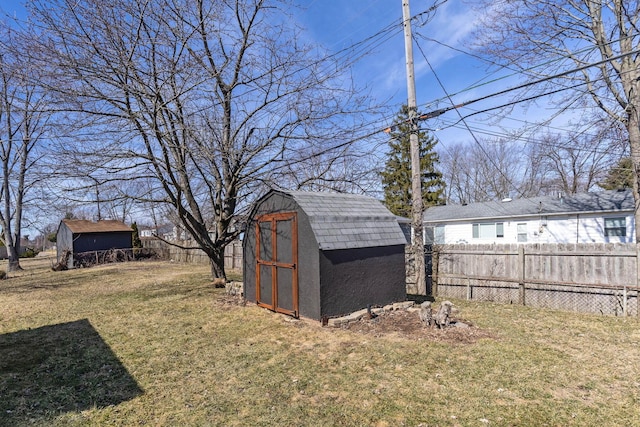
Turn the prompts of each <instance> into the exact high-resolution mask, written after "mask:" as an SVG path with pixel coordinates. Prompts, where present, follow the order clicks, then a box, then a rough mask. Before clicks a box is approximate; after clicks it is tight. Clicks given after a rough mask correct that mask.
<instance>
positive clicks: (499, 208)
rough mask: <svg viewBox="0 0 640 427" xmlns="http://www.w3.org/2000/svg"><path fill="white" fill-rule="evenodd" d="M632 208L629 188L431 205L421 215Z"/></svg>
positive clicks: (430, 219) (444, 217) (432, 218)
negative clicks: (461, 203) (566, 194)
mask: <svg viewBox="0 0 640 427" xmlns="http://www.w3.org/2000/svg"><path fill="white" fill-rule="evenodd" d="M633 209H634V202H633V195H632V194H631V191H630V190H625V191H615V190H611V191H600V192H597V193H580V194H575V195H573V196H564V197H562V198H559V197H552V196H544V197H533V198H529V199H516V200H512V201H510V202H481V203H470V204H468V205H464V206H463V205H446V206H434V207H431V208H428V209H427V210H426V211H425V213H424V217H423V218H424V222H427V223H435V222H447V221H456V220H472V219H489V218H514V217H527V216H537V215H562V214H577V213H589V212H621V211H631V212H633Z"/></svg>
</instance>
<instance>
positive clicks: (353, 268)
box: [243, 191, 406, 320]
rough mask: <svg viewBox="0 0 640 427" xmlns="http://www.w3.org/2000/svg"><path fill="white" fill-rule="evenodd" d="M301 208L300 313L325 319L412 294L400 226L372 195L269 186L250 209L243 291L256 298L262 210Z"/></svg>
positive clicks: (288, 210)
mask: <svg viewBox="0 0 640 427" xmlns="http://www.w3.org/2000/svg"><path fill="white" fill-rule="evenodd" d="M283 212H296V214H297V223H298V270H297V273H298V289H299V297H298V302H299V314H300V315H302V316H304V317H308V318H312V319H316V320H321V319H322V318H324V317H335V316H339V315H343V314H348V313H350V312H353V311H356V310H359V309H362V308H365V307H367V306H368V305H384V304H388V303H391V302H397V301H403V300H405V299H406V290H405V289H406V284H405V259H404V244H405V242H406V240H405V238H404V235H403V234H402V231H401V230H400V227H399V226H398V224H397V221H396V218H395V216H393V215H392V214H391V213H390V212H389V211H388V210H386V208H384V207H383V206H382V205H381V204H380V203H379V202H377V201H376V200H374V199H371V198H368V197H364V196H356V195H344V194H333V193H306V192H289V193H285V192H280V191H271V192H270V193H268V194H267V195H266V196H265V197H263V198H262V199H261V200H259V201H258V202H257V203H256V205H255V206H254V209H253V211H252V213H251V215H250V219H249V223H248V227H247V231H246V233H245V238H244V242H243V245H244V292H245V298H246V299H247V300H248V301H252V302H253V301H256V254H255V248H256V235H255V227H256V222H255V220H256V218H258V217H260V216H261V215H265V214H272V213H283Z"/></svg>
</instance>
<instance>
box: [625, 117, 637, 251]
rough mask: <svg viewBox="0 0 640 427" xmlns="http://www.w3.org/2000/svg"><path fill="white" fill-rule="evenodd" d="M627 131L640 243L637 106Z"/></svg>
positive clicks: (635, 216)
mask: <svg viewBox="0 0 640 427" xmlns="http://www.w3.org/2000/svg"><path fill="white" fill-rule="evenodd" d="M627 117H628V121H627V131H628V132H629V147H630V150H629V151H630V154H631V162H632V165H633V173H634V180H633V199H634V201H635V210H634V212H633V215H634V219H635V231H636V234H635V242H636V243H640V123H639V121H638V112H637V111H636V108H632V111H631V112H629V113H628V116H627Z"/></svg>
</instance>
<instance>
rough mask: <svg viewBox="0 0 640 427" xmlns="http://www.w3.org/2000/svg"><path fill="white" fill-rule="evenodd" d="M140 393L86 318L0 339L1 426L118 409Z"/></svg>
mask: <svg viewBox="0 0 640 427" xmlns="http://www.w3.org/2000/svg"><path fill="white" fill-rule="evenodd" d="M142 393H143V390H142V389H141V388H140V386H139V385H138V383H137V382H136V381H135V379H134V378H133V377H132V376H131V375H130V374H129V372H128V371H127V369H126V368H125V367H124V366H123V365H122V364H121V363H120V361H119V360H118V358H117V357H116V355H115V354H114V353H113V351H111V348H110V347H109V346H108V345H107V344H106V343H105V342H104V341H103V340H102V338H101V337H100V335H99V334H98V332H97V331H96V330H95V329H94V328H93V326H92V325H91V323H89V321H88V320H87V319H82V320H77V321H75V322H69V323H62V324H59V325H50V326H43V327H41V328H37V329H30V330H23V331H19V332H13V333H9V334H4V335H0V426H14V425H21V424H28V423H32V422H42V421H46V420H47V419H51V418H53V417H55V416H56V415H58V414H60V413H63V412H71V411H82V410H85V409H90V408H94V407H96V408H100V407H106V406H109V405H117V404H119V403H122V402H124V401H127V400H130V399H133V398H134V397H136V396H139V395H141V394H142Z"/></svg>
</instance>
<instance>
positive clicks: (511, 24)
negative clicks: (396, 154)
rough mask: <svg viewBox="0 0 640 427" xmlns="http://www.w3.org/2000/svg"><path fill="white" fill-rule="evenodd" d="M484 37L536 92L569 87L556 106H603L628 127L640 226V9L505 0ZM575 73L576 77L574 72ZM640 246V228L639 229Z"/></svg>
mask: <svg viewBox="0 0 640 427" xmlns="http://www.w3.org/2000/svg"><path fill="white" fill-rule="evenodd" d="M482 6H483V7H485V10H488V11H489V13H488V14H486V16H485V19H484V22H483V23H482V30H481V31H480V34H478V35H477V36H478V37H477V40H479V41H480V43H481V45H482V46H481V47H482V50H483V51H484V53H485V54H488V55H490V56H491V57H492V58H493V59H497V60H498V61H500V62H501V63H502V64H504V65H506V66H508V67H509V68H512V69H517V70H521V71H522V72H523V73H524V74H525V75H527V76H529V78H530V79H531V80H538V79H540V78H541V77H553V76H555V75H558V74H562V77H558V78H550V79H549V80H548V81H547V83H546V84H540V85H535V86H531V87H529V88H528V90H530V91H535V92H537V93H545V92H548V91H551V90H556V89H561V88H562V89H566V90H565V91H564V92H563V94H564V95H563V97H562V98H557V99H556V101H557V102H558V104H559V105H560V106H561V108H565V109H568V108H572V109H576V110H575V111H577V112H579V113H583V112H584V111H588V108H590V107H595V108H599V109H601V110H602V111H603V112H605V114H607V115H608V116H609V117H610V118H611V119H612V120H614V121H617V122H619V123H622V124H623V125H624V128H625V129H626V133H627V138H625V140H626V141H628V143H629V150H630V155H631V159H632V164H633V168H634V177H635V179H634V185H633V193H634V198H635V203H636V209H635V219H636V224H639V223H640V209H639V208H640V194H639V192H638V191H639V182H640V90H639V89H640V87H638V85H639V78H640V55H639V53H640V50H639V46H638V42H639V41H640V27H639V26H638V18H639V16H640V4H639V3H638V1H621V0H602V1H587V0H580V1H576V0H525V1H513V0H498V1H491V2H485V3H483V5H482ZM572 70H574V71H575V72H569V73H565V72H568V71H572ZM636 241H637V242H640V227H636Z"/></svg>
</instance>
